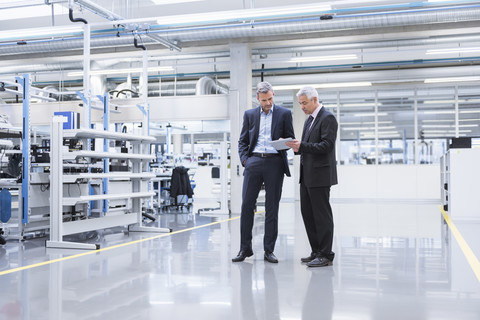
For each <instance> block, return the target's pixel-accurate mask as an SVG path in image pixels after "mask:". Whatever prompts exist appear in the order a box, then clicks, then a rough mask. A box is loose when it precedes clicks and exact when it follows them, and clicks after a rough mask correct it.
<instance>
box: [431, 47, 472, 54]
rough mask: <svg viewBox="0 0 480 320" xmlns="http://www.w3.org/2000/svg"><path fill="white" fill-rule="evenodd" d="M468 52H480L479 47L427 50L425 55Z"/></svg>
mask: <svg viewBox="0 0 480 320" xmlns="http://www.w3.org/2000/svg"><path fill="white" fill-rule="evenodd" d="M468 52H480V47H471V48H453V49H432V50H427V52H426V54H445V53H468Z"/></svg>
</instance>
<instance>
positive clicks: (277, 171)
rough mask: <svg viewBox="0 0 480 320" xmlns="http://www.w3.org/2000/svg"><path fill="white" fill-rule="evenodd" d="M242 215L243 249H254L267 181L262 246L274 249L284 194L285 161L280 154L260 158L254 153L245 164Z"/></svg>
mask: <svg viewBox="0 0 480 320" xmlns="http://www.w3.org/2000/svg"><path fill="white" fill-rule="evenodd" d="M243 175H244V177H243V190H242V213H241V218H240V234H241V244H240V250H251V249H252V228H253V220H254V210H255V205H256V202H257V198H258V193H259V192H260V188H261V187H262V184H263V183H264V184H265V234H264V237H263V248H264V250H265V251H266V252H273V251H274V249H275V242H276V240H277V235H278V206H279V202H280V198H281V197H282V186H283V176H284V164H283V159H282V157H281V156H280V155H278V156H273V157H268V158H260V157H255V156H252V157H250V158H248V159H247V162H246V163H245V171H244V174H243Z"/></svg>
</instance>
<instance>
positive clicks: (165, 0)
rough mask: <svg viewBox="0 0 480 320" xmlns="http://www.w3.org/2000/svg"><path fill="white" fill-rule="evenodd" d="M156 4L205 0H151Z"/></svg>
mask: <svg viewBox="0 0 480 320" xmlns="http://www.w3.org/2000/svg"><path fill="white" fill-rule="evenodd" d="M152 1H153V3H155V4H156V5H157V6H161V5H164V4H176V3H185V2H199V1H205V0H152Z"/></svg>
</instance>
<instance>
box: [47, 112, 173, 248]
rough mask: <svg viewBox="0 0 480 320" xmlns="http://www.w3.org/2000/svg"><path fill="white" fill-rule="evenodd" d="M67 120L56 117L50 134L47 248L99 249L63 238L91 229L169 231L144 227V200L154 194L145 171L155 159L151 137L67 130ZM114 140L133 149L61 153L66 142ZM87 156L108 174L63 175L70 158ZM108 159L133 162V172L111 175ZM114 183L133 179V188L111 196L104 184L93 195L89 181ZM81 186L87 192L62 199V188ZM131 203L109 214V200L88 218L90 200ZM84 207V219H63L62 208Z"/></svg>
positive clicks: (147, 173)
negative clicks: (122, 228)
mask: <svg viewBox="0 0 480 320" xmlns="http://www.w3.org/2000/svg"><path fill="white" fill-rule="evenodd" d="M63 121H64V117H53V119H52V134H51V145H50V148H51V149H50V158H51V178H50V207H51V217H50V240H48V241H47V247H49V248H53V247H54V248H75V249H98V248H99V245H98V244H91V243H76V242H67V241H63V236H65V235H70V234H74V233H80V232H86V231H93V230H98V229H104V228H110V227H115V226H124V225H128V226H129V227H128V230H129V231H146V232H171V230H170V229H167V228H155V227H146V226H142V201H141V199H143V198H150V197H152V196H153V195H154V192H152V191H149V190H148V182H149V181H150V179H151V178H152V177H154V175H153V174H152V173H150V172H148V171H144V169H148V166H147V162H148V161H150V160H152V159H153V158H154V156H153V155H150V154H149V145H150V143H151V142H152V141H154V138H153V137H150V136H140V135H131V134H126V133H119V132H109V131H106V130H95V129H75V130H63ZM64 138H69V139H104V141H106V140H109V139H112V140H116V141H119V140H121V141H129V142H130V143H131V144H132V146H133V153H112V152H105V151H104V152H96V151H90V150H80V151H63V139H64ZM107 144H108V143H107ZM78 158H85V159H86V160H87V162H88V163H90V162H91V160H92V159H103V160H104V172H102V173H92V172H84V173H74V174H64V170H63V168H64V165H65V161H66V160H72V159H78ZM109 159H125V160H128V161H130V162H131V163H132V166H131V168H132V170H131V171H129V172H108V169H107V168H108V160H109ZM110 179H128V180H131V182H132V183H131V190H129V192H125V193H109V192H107V191H108V188H107V187H106V184H104V188H103V190H102V191H101V192H99V193H97V194H89V192H88V188H87V186H88V184H87V183H85V182H86V181H93V180H97V181H98V180H100V181H103V182H104V183H105V182H108V180H110ZM79 181H81V182H83V189H82V188H80V187H79V189H80V190H81V192H80V193H84V194H83V195H82V194H80V195H78V196H68V197H64V192H63V191H64V184H72V183H79ZM115 199H129V200H130V201H131V206H129V207H128V208H126V210H125V212H121V213H118V212H109V208H108V202H107V204H106V205H105V206H104V208H103V209H104V210H103V213H101V214H100V215H98V216H96V215H93V214H86V213H87V212H88V211H89V210H88V206H89V202H90V201H99V200H105V201H108V200H115ZM77 205H83V206H84V208H83V210H82V212H83V217H82V219H80V220H75V221H64V216H63V207H64V206H77Z"/></svg>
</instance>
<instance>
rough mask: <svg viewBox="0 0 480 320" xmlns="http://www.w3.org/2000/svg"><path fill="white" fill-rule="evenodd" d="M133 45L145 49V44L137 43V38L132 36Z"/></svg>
mask: <svg viewBox="0 0 480 320" xmlns="http://www.w3.org/2000/svg"><path fill="white" fill-rule="evenodd" d="M133 45H134V46H135V48H139V49H143V50H147V48H145V46H143V45H139V44H138V40H137V38H133Z"/></svg>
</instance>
